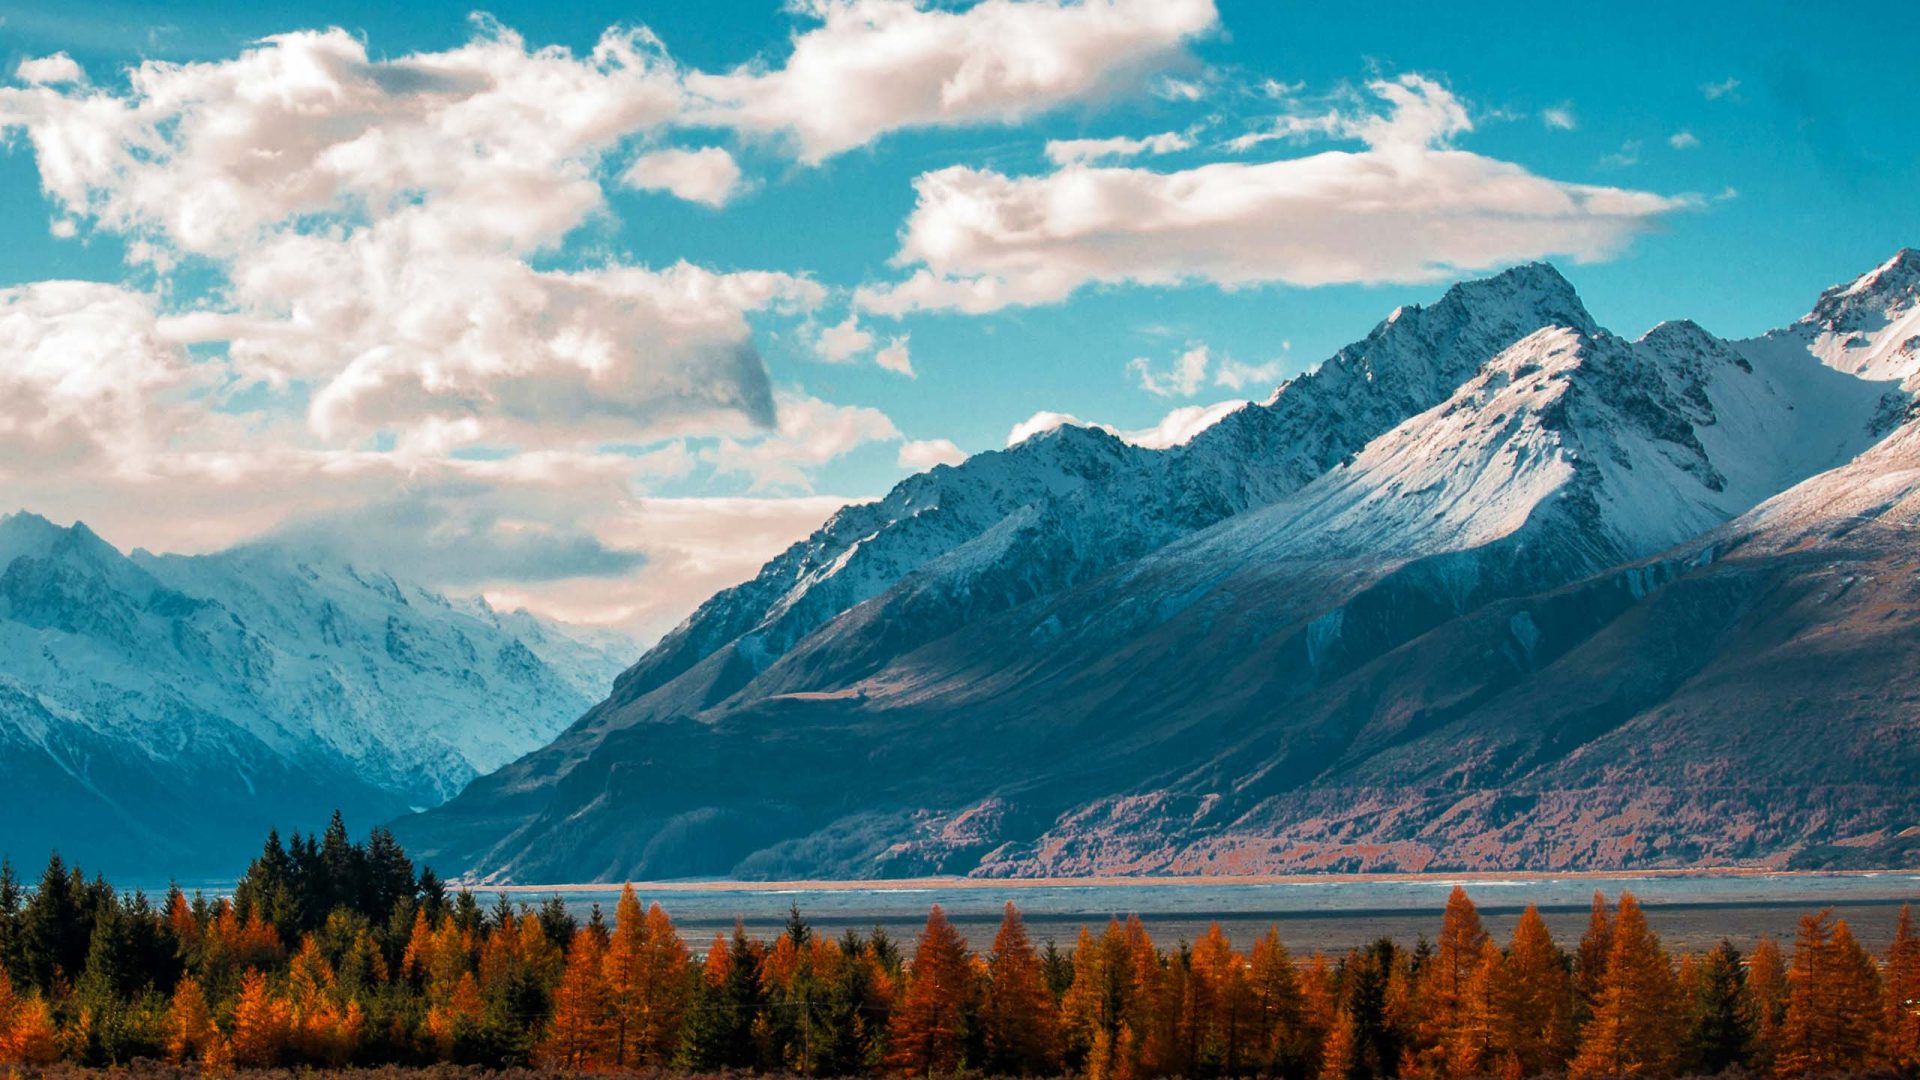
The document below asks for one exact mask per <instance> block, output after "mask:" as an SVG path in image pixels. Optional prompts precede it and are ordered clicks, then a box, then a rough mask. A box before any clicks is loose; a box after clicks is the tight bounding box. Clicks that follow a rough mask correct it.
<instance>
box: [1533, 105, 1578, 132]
mask: <svg viewBox="0 0 1920 1080" xmlns="http://www.w3.org/2000/svg"><path fill="white" fill-rule="evenodd" d="M1540 121H1541V123H1544V124H1546V125H1547V126H1548V127H1550V128H1552V129H1553V130H1555V131H1572V130H1573V129H1574V128H1576V127H1579V126H1580V122H1579V121H1578V120H1576V119H1575V118H1574V115H1573V106H1571V105H1556V106H1554V107H1553V108H1551V109H1542V110H1541V111H1540Z"/></svg>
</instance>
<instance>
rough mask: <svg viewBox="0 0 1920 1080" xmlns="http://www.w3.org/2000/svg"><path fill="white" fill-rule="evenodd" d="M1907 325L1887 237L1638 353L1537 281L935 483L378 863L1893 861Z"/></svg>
mask: <svg viewBox="0 0 1920 1080" xmlns="http://www.w3.org/2000/svg"><path fill="white" fill-rule="evenodd" d="M1917 301H1920V253H1915V252H1913V251H1902V252H1901V253H1899V254H1898V255H1897V256H1895V257H1894V258H1893V259H1891V260H1889V261H1888V262H1887V263H1885V264H1884V265H1882V266H1880V267H1878V268H1876V269H1874V270H1872V271H1870V272H1869V273H1867V274H1864V275H1862V276H1861V277H1860V278H1858V279H1856V280H1855V281H1853V282H1850V283H1847V284H1845V285H1841V286H1836V287H1835V288H1834V289H1831V290H1829V291H1828V292H1827V293H1825V294H1824V295H1822V296H1821V297H1820V298H1819V301H1818V303H1817V304H1816V305H1815V306H1814V308H1813V310H1812V312H1811V313H1810V314H1809V315H1807V316H1806V317H1805V318H1802V319H1800V320H1799V321H1797V322H1795V323H1793V324H1792V325H1790V326H1788V327H1786V328H1784V329H1782V330H1779V331H1776V332H1774V333H1770V334H1768V335H1766V336H1764V337H1761V338H1757V339H1753V340H1746V341H1726V340H1722V339H1720V338H1716V337H1714V336H1713V335H1712V334H1710V333H1708V332H1707V331H1705V330H1703V329H1701V328H1700V327H1698V326H1696V325H1693V324H1692V323H1686V322H1678V323H1667V324H1663V325H1661V326H1659V327H1656V328H1655V329H1654V330H1652V331H1650V332H1649V333H1648V334H1646V335H1645V336H1644V337H1642V338H1640V339H1639V340H1635V341H1629V340H1626V339H1623V338H1620V337H1617V336H1615V335H1613V334H1611V333H1609V332H1607V331H1606V330H1604V329H1602V328H1601V327H1600V326H1598V325H1597V324H1596V323H1595V322H1594V320H1593V319H1592V317H1591V316H1590V315H1589V314H1588V313H1587V311H1586V309H1585V308H1584V307H1583V305H1582V304H1581V302H1580V300H1579V298H1578V297H1577V296H1576V295H1575V293H1574V290H1573V288H1572V287H1571V286H1570V285H1569V284H1568V283H1567V281H1566V280H1565V279H1564V278H1563V277H1561V275H1560V274H1559V273H1558V272H1556V271H1555V270H1553V269H1552V268H1551V267H1548V266H1544V265H1532V266H1523V267H1519V268H1516V269H1513V270H1510V271H1508V272H1506V273H1503V274H1500V275H1498V276H1496V277H1493V278H1490V279H1487V280H1484V281H1475V282H1467V283H1463V284H1461V285H1458V286H1455V287H1454V288H1453V289H1451V290H1450V291H1448V293H1447V294H1446V295H1445V296H1444V297H1443V298H1442V299H1441V300H1439V301H1438V302H1437V303H1435V304H1433V305H1432V306H1430V307H1426V308H1420V307H1407V308H1402V309H1400V310H1398V311H1395V312H1394V313H1393V314H1392V315H1391V316H1389V317H1388V318H1387V319H1386V321H1384V322H1382V323H1381V324H1380V325H1379V326H1377V327H1376V328H1375V329H1374V330H1373V332H1372V333H1370V334H1369V335H1368V336H1367V337H1365V338H1364V339H1362V340H1361V341H1358V342H1356V343H1354V344H1353V345H1351V346H1348V347H1347V348H1345V349H1342V350H1341V351H1340V352H1338V353H1336V354H1335V355H1334V356H1332V357H1330V358H1328V359H1327V360H1326V361H1325V362H1324V363H1322V364H1321V365H1320V366H1319V367H1318V369H1316V370H1315V371H1313V372H1312V373H1310V374H1307V375H1303V376H1301V377H1299V378H1297V379H1294V380H1292V381H1290V382H1288V383H1286V384H1285V385H1283V386H1281V387H1280V388H1279V389H1278V390H1277V391H1276V392H1275V393H1274V394H1273V396H1272V397H1271V398H1269V399H1268V400H1267V401H1265V402H1263V403H1258V404H1252V405H1249V406H1247V407H1245V408H1243V409H1241V410H1239V411H1237V412H1235V413H1233V414H1231V415H1229V416H1228V417H1226V418H1225V419H1223V420H1222V421H1220V422H1219V423H1218V424H1217V425H1215V426H1214V427H1211V428H1209V429H1207V430H1206V431H1204V432H1202V433H1200V434H1199V435H1198V436H1196V437H1195V438H1193V439H1192V440H1191V441H1190V442H1189V443H1187V444H1185V445H1182V446H1177V447H1173V448H1171V449H1168V450H1164V451H1155V450H1147V449H1142V448H1140V447H1137V446H1133V445H1130V444H1127V443H1125V442H1122V441H1121V440H1119V439H1117V438H1115V437H1113V436H1111V435H1109V434H1106V433H1104V432H1102V431H1099V430H1094V429H1089V428H1080V427H1062V428H1059V429H1056V430H1054V431H1051V432H1048V433H1045V434H1042V435H1038V436H1035V437H1033V438H1031V439H1029V440H1028V441H1026V442H1024V443H1021V444H1019V445H1017V446H1014V447H1012V448H1010V449H1008V450H1005V451H999V452H994V453H987V454H981V455H977V456H975V457H973V458H971V459H969V460H968V461H966V462H965V463H963V464H961V465H958V466H953V467H946V466H942V467H939V468H936V469H934V470H932V471H930V472H927V473H923V474H921V475H918V476H914V477H912V478H909V479H908V480H906V481H904V482H902V483H901V484H900V485H899V486H897V487H896V488H895V489H894V490H893V491H892V492H891V493H889V494H888V495H887V496H886V498H884V499H882V500H880V501H878V502H875V503H871V504H864V505H859V506H851V507H848V508H846V509H844V510H842V511H840V512H839V513H838V514H836V515H835V516H834V517H833V518H832V519H831V520H829V521H828V522H827V523H826V524H825V525H824V526H822V528H821V529H820V530H819V531H818V532H816V533H815V534H814V535H813V536H811V537H809V538H808V539H807V540H805V541H803V542H801V543H799V544H796V545H795V546H794V547H792V548H791V549H790V550H788V551H787V552H786V553H784V554H782V555H781V556H779V557H778V558H776V559H774V560H773V561H772V562H770V563H768V564H767V565H766V566H765V567H764V568H763V569H762V570H761V572H760V573H759V575H758V576H757V577H755V578H754V579H753V580H752V581H749V582H746V583H744V584H742V585H739V586H737V587H735V588H732V589H728V590H725V591H723V592H721V593H720V594H718V595H716V596H714V597H713V598H712V599H711V600H709V601H708V602H707V603H706V604H704V605H703V606H702V607H701V608H700V609H699V611H697V612H696V613H695V614H694V615H693V616H692V617H691V618H689V619H688V620H687V621H686V622H685V623H684V624H682V625H681V626H680V627H679V628H677V629H676V630H674V631H673V632H672V633H671V634H669V635H668V636H667V637H666V638H665V639H664V640H663V641H661V642H660V643H659V644H658V645H656V646H655V647H654V648H653V649H652V650H651V651H649V652H648V653H647V654H646V655H645V656H644V657H642V658H641V660H640V661H639V662H638V663H637V664H635V665H634V666H633V667H631V668H629V669H628V670H627V671H626V672H625V673H624V674H622V675H621V676H620V677H619V679H618V681H617V682H616V683H615V684H614V688H613V692H612V695H611V696H610V697H608V698H607V699H606V700H605V701H603V702H601V703H600V704H599V705H597V706H595V707H594V708H592V709H591V710H590V711H588V712H587V713H586V714H585V715H584V716H583V717H581V718H580V719H579V720H578V721H577V722H575V723H574V724H573V725H572V726H571V727H569V728H567V729H566V730H565V731H564V732H563V733H561V734H560V735H559V737H558V738H557V739H555V740H554V741H553V742H552V743H551V744H550V745H547V746H545V747H544V748H543V749H539V750H537V751H535V752H533V753H530V754H527V755H526V756H524V757H521V758H519V759H518V760H516V761H514V762H512V763H511V764H508V765H506V767H504V768H502V769H500V770H498V771H497V772H493V773H491V774H490V775H486V776H484V777H482V778H481V779H479V780H476V781H475V782H474V783H472V784H471V785H470V786H468V787H467V788H466V790H465V791H464V792H462V793H461V794H460V795H459V796H458V797H457V798H454V799H453V800H452V801H450V802H448V803H446V804H445V805H443V806H440V807H438V808H437V809H434V810H431V811H429V812H427V813H425V814H421V815H418V816H415V817H412V818H408V819H406V820H404V821H402V822H400V823H399V827H398V828H399V832H400V836H401V839H402V841H403V842H404V843H406V844H407V845H408V847H409V848H410V849H411V850H414V851H415V852H417V853H418V854H419V855H421V856H422V857H424V858H426V859H427V860H428V861H430V862H432V863H433V864H434V865H435V866H437V867H439V868H440V869H441V870H442V871H443V872H464V873H469V874H472V875H474V876H477V877H482V878H487V879H492V880H504V879H515V880H522V881H528V880H532V881H556V880H587V879H602V880H605V879H618V878H627V877H632V878H667V877H683V876H696V875H697V876H737V877H748V878H754V877H758V878H766V877H787V876H843V877H873V876H897V875H907V874H921V873H929V872H941V873H968V874H979V875H1006V874H1039V873H1046V874H1072V873H1094V872H1099V873H1130V872H1175V873H1190V872H1202V871H1215V872H1225V871H1233V872H1257V871H1280V870H1297V869H1345V870H1361V869H1368V870H1388V869H1403V870H1423V869H1424V870H1435V869H1452V868H1460V869H1467V868H1472V869H1495V868H1501V869H1505V868H1538V869H1547V868H1575V867H1580V868H1621V867H1647V866H1683V865H1694V864H1701V863H1728V862H1742V863H1754V864H1765V865H1775V866H1778V865H1824V866H1831V865H1888V864H1892V863H1897V862H1904V861H1906V860H1907V859H1908V854H1907V853H1908V851H1909V849H1910V847H1912V846H1920V840H1916V839H1915V837H1916V835H1917V834H1920V727H1917V726H1916V725H1920V676H1916V674H1915V664H1914V660H1915V658H1916V657H1920V636H1917V633H1920V631H1917V630H1916V623H1917V622H1920V576H1916V575H1917V573H1920V565H1916V553H1920V546H1917V545H1916V543H1915V540H1916V535H1917V534H1916V533H1915V532H1914V530H1915V529H1916V527H1920V499H1916V489H1917V488H1920V421H1916V420H1915V419H1913V412H1912V409H1911V406H1910V403H1911V401H1912V400H1913V392H1914V390H1915V389H1916V388H1917V384H1920V302H1917ZM434 715H435V716H439V715H442V714H440V713H438V712H436V713H435V714H434ZM476 764H477V763H476Z"/></svg>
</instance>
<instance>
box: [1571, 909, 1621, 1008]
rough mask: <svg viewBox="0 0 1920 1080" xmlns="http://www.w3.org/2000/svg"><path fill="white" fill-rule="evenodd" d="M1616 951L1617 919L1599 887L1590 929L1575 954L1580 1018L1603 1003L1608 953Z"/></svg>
mask: <svg viewBox="0 0 1920 1080" xmlns="http://www.w3.org/2000/svg"><path fill="white" fill-rule="evenodd" d="M1612 952H1613V919H1612V916H1611V915H1610V914H1609V913H1608V910H1607V898H1606V896H1605V895H1604V894H1602V893H1601V892H1600V891H1599V890H1598V889H1595V890H1594V893H1593V904H1592V906H1591V908H1589V910H1588V914H1587V930H1586V933H1584V934H1582V935H1581V936H1580V949H1579V951H1578V952H1577V953H1575V954H1574V961H1573V989H1574V992H1575V995H1576V996H1575V999H1574V1000H1575V1003H1576V1004H1577V1005H1578V1006H1579V1014H1580V1015H1578V1016H1577V1017H1575V1019H1576V1021H1585V1020H1587V1019H1589V1018H1591V1017H1592V1016H1593V1012H1594V1010H1595V1009H1598V1008H1599V1007H1600V994H1601V991H1602V990H1603V989H1604V987H1605V983H1606V978H1607V957H1608V956H1609V955H1611V954H1612Z"/></svg>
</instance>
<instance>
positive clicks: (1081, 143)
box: [1047, 131, 1193, 165]
mask: <svg viewBox="0 0 1920 1080" xmlns="http://www.w3.org/2000/svg"><path fill="white" fill-rule="evenodd" d="M1192 147H1193V139H1192V138H1190V137H1189V136H1187V135H1185V134H1184V133H1182V132H1178V131H1163V132H1161V133H1160V134H1158V135H1148V136H1145V137H1143V138H1138V139H1131V138H1128V137H1126V136H1124V135H1116V136H1114V137H1113V138H1110V139H1053V140H1050V141H1048V143H1047V160H1048V161H1051V162H1053V163H1054V164H1055V165H1072V164H1075V163H1077V162H1092V161H1103V160H1106V159H1109V158H1131V157H1140V156H1142V155H1145V154H1176V153H1179V152H1180V151H1182V150H1188V149H1191V148H1192Z"/></svg>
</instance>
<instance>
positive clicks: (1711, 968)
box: [1684, 941, 1754, 1075]
mask: <svg viewBox="0 0 1920 1080" xmlns="http://www.w3.org/2000/svg"><path fill="white" fill-rule="evenodd" d="M1684 989H1685V990H1686V993H1687V1035H1686V1042H1685V1064H1686V1067H1687V1068H1688V1069H1689V1070H1690V1071H1693V1072H1698V1073H1701V1074H1703V1075H1712V1074H1718V1073H1722V1072H1725V1071H1727V1070H1728V1069H1734V1068H1739V1069H1745V1068H1747V1067H1748V1066H1749V1065H1750V1064H1751V1063H1752V1058H1753V1040H1754V1024H1753V1002H1752V1001H1751V1000H1750V999H1749V998H1748V996H1747V971H1746V966H1745V964H1744V963H1743V960H1742V957H1741V956H1740V950H1739V949H1737V948H1734V945H1733V942H1731V941H1722V942H1720V944H1719V945H1718V946H1717V947H1716V948H1714V949H1713V950H1712V951H1710V952H1708V953H1707V954H1706V956H1705V957H1703V958H1702V959H1701V960H1700V961H1699V962H1698V963H1697V964H1695V966H1694V972H1693V978H1692V982H1691V985H1689V986H1687V987H1685V988H1684Z"/></svg>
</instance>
